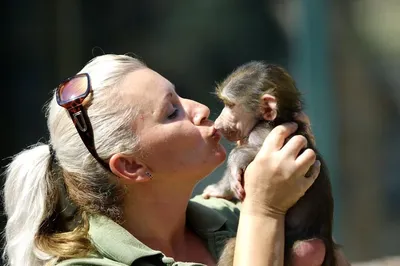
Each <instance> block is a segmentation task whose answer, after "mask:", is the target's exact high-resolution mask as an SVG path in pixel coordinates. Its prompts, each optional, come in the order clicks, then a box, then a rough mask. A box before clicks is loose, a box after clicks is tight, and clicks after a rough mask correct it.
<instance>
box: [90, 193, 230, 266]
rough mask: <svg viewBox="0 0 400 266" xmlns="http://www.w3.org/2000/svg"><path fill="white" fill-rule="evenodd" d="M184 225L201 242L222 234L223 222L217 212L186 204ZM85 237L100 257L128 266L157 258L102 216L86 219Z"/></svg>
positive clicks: (118, 226) (224, 221) (148, 249)
mask: <svg viewBox="0 0 400 266" xmlns="http://www.w3.org/2000/svg"><path fill="white" fill-rule="evenodd" d="M186 219H187V223H188V224H189V225H190V226H191V227H192V228H193V230H194V231H195V232H196V233H198V234H199V235H200V237H202V238H207V237H208V236H209V235H210V234H212V233H215V232H217V231H219V230H222V228H223V226H224V224H225V223H226V221H227V219H226V218H225V217H224V216H223V215H222V214H220V213H219V212H218V211H216V210H214V209H211V208H209V207H207V206H204V205H202V204H200V203H198V202H196V201H195V200H190V201H189V204H188V207H187V211H186ZM89 235H90V238H91V240H92V243H93V244H94V246H95V247H96V249H97V251H98V252H99V253H100V254H101V255H102V256H104V257H107V258H110V259H113V260H116V261H118V262H121V263H124V264H127V265H131V264H132V262H134V261H135V260H137V259H140V258H142V257H147V256H154V255H161V256H163V257H164V254H162V253H161V252H160V251H156V250H153V249H151V248H149V247H148V246H146V245H144V244H143V243H142V242H140V241H139V240H138V239H137V238H135V237H134V236H133V235H131V234H130V233H129V232H128V231H127V230H125V229H124V228H123V227H122V226H120V225H119V224H117V223H115V222H114V221H112V220H111V219H109V218H107V217H105V216H99V215H96V216H92V217H90V228H89Z"/></svg>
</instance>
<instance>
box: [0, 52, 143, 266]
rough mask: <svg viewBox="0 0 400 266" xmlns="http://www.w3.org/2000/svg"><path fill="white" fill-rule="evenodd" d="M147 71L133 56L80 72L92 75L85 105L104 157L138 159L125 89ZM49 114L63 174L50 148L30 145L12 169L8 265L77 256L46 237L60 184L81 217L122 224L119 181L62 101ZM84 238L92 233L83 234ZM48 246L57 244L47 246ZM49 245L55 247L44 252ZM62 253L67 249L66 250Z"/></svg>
mask: <svg viewBox="0 0 400 266" xmlns="http://www.w3.org/2000/svg"><path fill="white" fill-rule="evenodd" d="M145 67H146V66H145V65H144V64H143V63H142V62H141V61H139V60H138V59H135V58H132V57H130V56H126V55H102V56H99V57H96V58H94V59H92V60H91V61H90V62H88V64H87V65H86V66H85V67H84V68H83V69H82V70H81V71H80V72H79V73H88V74H89V75H90V78H91V85H92V89H93V94H92V98H91V100H90V102H89V103H88V104H87V105H85V107H86V108H87V112H88V116H89V118H90V121H91V123H92V126H93V131H94V139H95V144H96V150H97V152H98V154H99V156H100V157H101V158H102V159H104V160H108V159H109V158H110V157H111V156H112V155H113V154H116V153H124V154H132V153H133V152H135V149H136V147H137V146H138V145H137V144H138V141H139V140H138V138H137V137H136V136H135V135H134V132H133V130H132V123H133V121H134V119H135V117H136V116H137V113H138V110H137V109H136V108H135V107H134V106H132V105H131V104H129V103H128V102H126V101H124V97H123V93H122V92H121V91H120V90H119V85H120V84H121V82H122V81H123V80H124V78H125V77H126V76H127V74H129V73H131V72H133V71H135V70H138V69H143V68H145ZM46 116H47V126H48V129H49V132H50V143H51V145H52V147H53V149H54V150H55V154H56V159H57V160H56V161H57V167H58V169H60V171H57V172H55V171H51V168H49V166H50V165H51V164H52V163H51V159H50V157H51V156H50V152H49V146H48V145H47V144H37V145H34V146H32V147H29V148H28V149H26V150H24V151H22V152H20V153H19V154H17V155H16V156H15V157H14V158H13V160H12V162H11V163H10V164H9V165H8V167H7V170H6V182H5V185H4V205H5V211H6V214H7V217H8V219H7V224H6V227H5V239H6V246H5V249H4V254H3V257H5V258H7V259H8V265H17V266H20V265H27V266H36V265H43V264H44V263H45V262H46V261H49V260H50V259H54V258H55V259H57V257H59V258H60V257H64V258H65V257H71V256H74V255H73V254H74V250H73V249H74V243H67V244H65V242H66V241H64V245H69V246H70V247H71V248H70V251H69V252H66V254H62V253H60V252H59V251H57V247H53V246H54V243H59V242H62V241H59V242H57V241H58V240H59V238H60V235H57V237H54V239H51V237H52V236H46V237H42V236H41V234H40V230H41V228H42V226H43V224H44V223H46V220H48V219H49V218H50V217H51V216H52V215H54V213H55V212H56V208H57V204H59V201H60V200H61V197H62V195H60V193H61V192H60V190H59V188H58V185H57V184H59V181H60V180H62V184H63V185H64V186H65V188H66V190H67V194H68V198H69V199H70V200H71V201H72V202H73V203H74V204H75V205H76V206H77V207H78V208H79V209H80V210H81V211H82V212H85V213H88V214H95V213H97V214H102V215H106V216H107V217H110V218H111V219H114V220H116V221H118V220H119V219H120V218H121V215H122V211H121V205H120V204H121V198H122V197H121V196H122V192H123V191H122V188H121V186H120V185H118V183H117V182H115V181H112V180H115V178H113V176H112V174H111V173H110V172H108V171H107V170H106V169H104V168H103V167H102V166H101V165H100V164H99V163H98V162H97V161H96V160H95V159H94V158H93V157H92V155H91V154H90V153H89V151H88V150H87V149H86V147H85V145H84V144H83V142H82V140H81V138H80V137H79V134H78V132H77V130H76V128H75V126H74V124H73V122H72V120H71V118H70V117H69V115H68V113H67V111H66V110H65V109H64V108H62V107H60V106H59V105H58V104H57V102H56V99H55V96H54V97H53V98H52V100H51V101H50V102H49V103H48V105H47V115H46ZM64 197H65V195H64ZM82 217H84V216H82ZM83 224H84V223H83ZM74 232H75V233H76V232H78V231H76V230H74ZM80 232H81V231H80ZM85 234H86V235H87V231H84V232H83V235H84V236H86V235H85ZM72 238H73V237H72ZM38 239H39V240H38ZM69 239H71V238H69ZM76 239H79V238H76ZM46 241H47V242H49V243H52V245H49V244H46V243H44V242H46ZM38 242H39V243H38ZM67 242H68V241H67ZM72 242H73V241H72ZM78 242H79V241H78ZM38 246H39V247H38ZM48 247H49V248H48ZM50 247H51V248H50ZM47 248H48V249H49V250H44V249H47ZM58 249H59V250H61V249H60V248H59V247H58ZM63 250H64V251H65V250H66V249H65V246H63ZM75 253H76V252H75Z"/></svg>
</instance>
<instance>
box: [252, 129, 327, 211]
mask: <svg viewBox="0 0 400 266" xmlns="http://www.w3.org/2000/svg"><path fill="white" fill-rule="evenodd" d="M296 129H297V124H296V123H288V124H283V125H280V126H277V127H275V128H274V129H273V130H272V131H271V133H270V134H269V135H268V136H267V138H266V139H265V141H264V144H263V146H262V147H261V150H260V152H259V153H258V154H257V156H256V158H255V159H254V161H253V162H252V163H251V164H249V166H248V167H247V169H246V171H245V175H244V176H245V177H244V179H245V184H244V186H245V191H246V198H245V202H246V201H247V202H251V204H250V205H251V206H253V207H252V209H253V210H254V212H255V213H254V214H257V213H258V214H263V213H265V212H267V213H269V214H271V213H273V214H280V215H284V214H285V213H286V211H287V210H288V209H289V208H290V207H292V206H293V205H294V204H295V203H296V202H297V201H298V200H299V199H300V198H301V197H302V196H303V195H304V193H305V192H306V191H307V189H308V188H309V187H310V186H311V185H312V184H313V182H314V181H315V179H316V178H317V176H318V174H319V171H320V163H319V161H316V154H315V152H314V151H313V150H311V149H306V150H305V151H304V152H303V153H302V154H301V155H299V152H300V150H302V149H303V148H305V147H306V145H307V140H306V138H305V137H303V136H294V137H292V138H291V139H290V140H289V141H288V142H287V143H286V144H285V145H284V142H285V139H286V138H287V137H289V136H290V135H291V134H293V133H294V132H295V131H296ZM310 167H313V169H312V174H311V176H310V177H307V178H306V177H305V175H306V173H307V172H308V170H309V169H310Z"/></svg>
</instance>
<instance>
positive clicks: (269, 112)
mask: <svg viewBox="0 0 400 266" xmlns="http://www.w3.org/2000/svg"><path fill="white" fill-rule="evenodd" d="M261 115H262V117H263V118H264V120H267V121H273V120H275V118H276V116H277V115H278V105H277V102H276V98H275V97H274V96H272V95H271V94H268V93H265V94H263V96H261Z"/></svg>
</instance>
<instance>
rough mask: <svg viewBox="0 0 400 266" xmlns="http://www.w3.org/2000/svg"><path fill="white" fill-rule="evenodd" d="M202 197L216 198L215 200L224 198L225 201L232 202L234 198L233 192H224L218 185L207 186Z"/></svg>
mask: <svg viewBox="0 0 400 266" xmlns="http://www.w3.org/2000/svg"><path fill="white" fill-rule="evenodd" d="M202 196H203V198H205V199H209V198H211V197H214V198H223V199H227V200H231V199H232V197H233V195H232V192H231V191H222V190H221V188H220V187H218V186H216V185H209V186H207V187H206V188H205V189H204V191H203V194H202Z"/></svg>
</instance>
